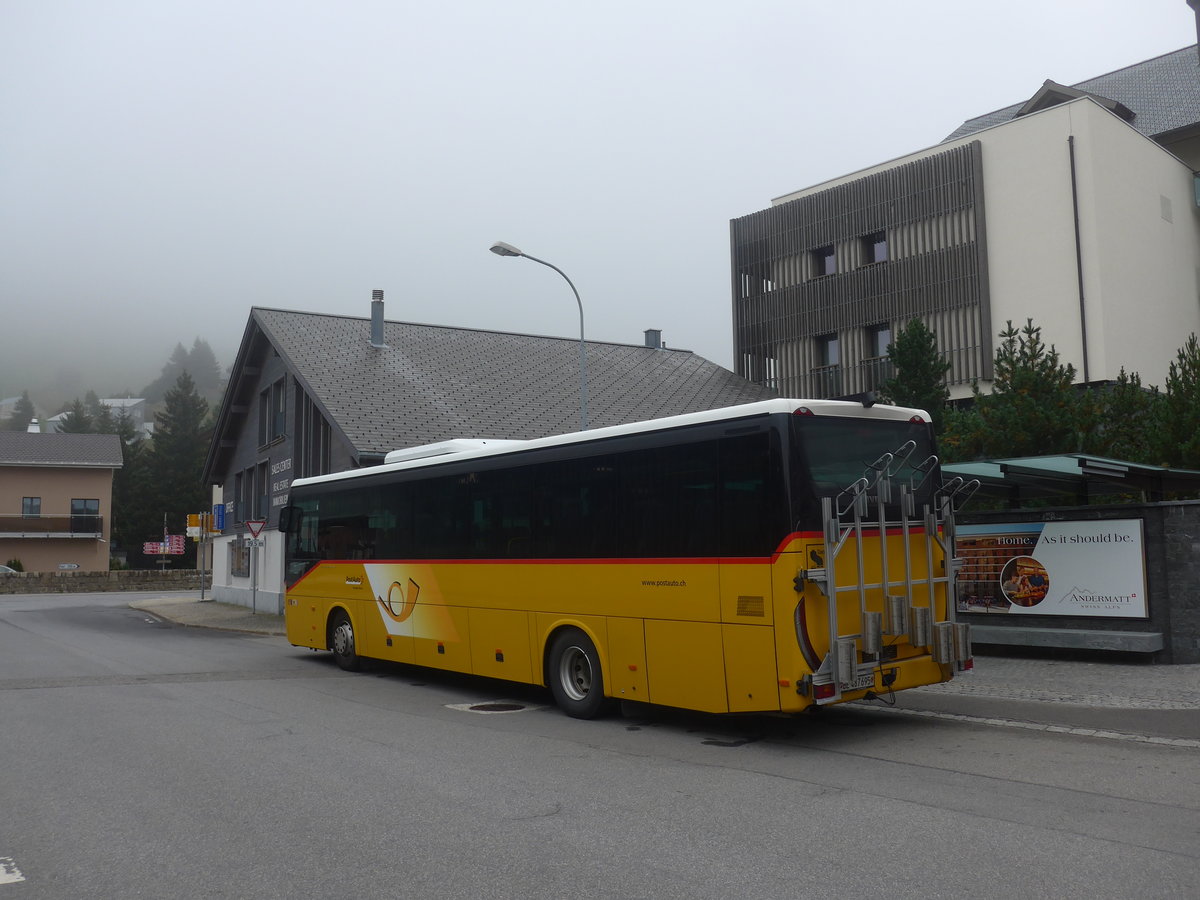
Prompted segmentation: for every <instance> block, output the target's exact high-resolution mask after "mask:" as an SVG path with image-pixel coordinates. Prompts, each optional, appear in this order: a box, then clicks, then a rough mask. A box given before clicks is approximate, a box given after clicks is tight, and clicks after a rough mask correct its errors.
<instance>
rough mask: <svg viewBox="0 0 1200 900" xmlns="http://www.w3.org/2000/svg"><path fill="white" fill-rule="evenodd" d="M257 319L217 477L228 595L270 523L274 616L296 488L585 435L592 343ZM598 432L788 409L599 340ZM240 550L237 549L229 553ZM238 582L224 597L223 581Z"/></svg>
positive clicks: (224, 422)
mask: <svg viewBox="0 0 1200 900" xmlns="http://www.w3.org/2000/svg"><path fill="white" fill-rule="evenodd" d="M382 306H383V304H382V303H379V305H378V315H379V323H378V324H379V327H380V328H381V331H382V333H381V336H382V340H381V341H379V342H378V343H380V344H382V346H375V345H373V344H372V319H371V318H369V317H356V316H335V315H326V314H321V313H306V312H295V311H290V310H282V309H267V308H260V307H256V308H254V309H252V310H251V312H250V318H249V321H248V322H247V324H246V330H245V332H244V334H243V338H242V343H241V346H240V348H239V350H238V355H237V358H236V360H235V362H234V365H233V369H232V372H231V375H230V380H229V388H228V390H227V391H226V395H225V397H224V399H223V401H222V404H221V407H220V409H219V411H218V413H217V422H216V428H215V430H214V434H213V439H212V443H211V445H210V447H209V452H208V457H207V460H206V462H205V468H204V479H205V482H206V483H208V484H212V485H216V486H219V491H220V496H221V502H222V505H223V507H224V516H225V533H224V536H223V537H221V538H218V539H217V543H218V547H217V552H216V554H215V557H214V564H213V568H214V581H213V585H214V588H213V590H214V596H215V597H216V598H217V599H222V600H227V601H229V602H241V603H243V604H248V603H249V602H250V600H249V594H250V591H249V580H248V575H249V569H248V567H249V559H248V554H247V553H246V551H245V549H244V548H243V543H242V537H243V536H244V533H245V530H246V526H245V523H246V522H247V521H260V520H261V521H265V522H267V523H269V524H268V529H267V532H266V534H268V536H269V537H268V545H267V547H265V548H264V550H265V552H266V554H267V557H268V559H269V560H270V563H269V567H270V573H269V574H267V575H266V576H265V579H266V581H265V583H264V576H263V574H262V573H261V572H260V575H259V579H260V584H259V586H258V589H257V593H259V594H263V595H264V596H263V597H261V598H259V602H260V603H266V604H267V605H268V606H269V607H271V608H274V607H276V606H278V604H280V603H281V602H282V593H281V578H282V568H281V541H280V536H279V534H278V532H273V531H271V530H270V529H271V526H273V525H274V524H275V523H276V522H277V521H278V511H279V509H280V508H282V506H284V505H285V504H286V502H287V496H288V488H289V485H290V483H291V480H292V479H293V478H298V477H304V476H309V475H318V474H324V473H327V472H337V471H343V470H346V469H351V468H356V467H361V466H369V465H375V464H378V463H380V462H382V461H383V458H384V456H385V455H386V454H387V453H388V452H390V451H392V450H398V449H402V448H405V447H413V446H418V445H421V444H430V443H437V442H440V441H446V440H453V439H456V438H476V439H479V438H483V439H487V438H492V439H528V438H537V437H545V436H548V435H554V434H564V433H567V432H572V431H577V430H578V429H579V424H580V391H579V341H578V340H577V339H574V338H558V337H548V336H542V335H530V334H513V333H508V332H499V331H483V330H476V329H469V328H450V327H446V326H438V325H424V324H418V323H412V322H389V321H383V320H382V315H383V313H382ZM585 350H586V365H587V384H588V404H587V405H588V425H589V426H590V427H593V428H596V427H603V426H606V425H620V424H625V423H629V422H637V421H642V420H645V419H656V418H662V417H664V416H671V415H677V414H681V413H688V412H697V411H700V410H707V409H717V408H721V407H726V406H736V405H740V404H743V403H752V402H756V401H759V400H764V399H768V398H770V397H773V396H775V392H774V391H773V390H771V389H770V388H767V387H764V386H761V385H754V384H751V383H749V382H748V381H746V380H745V379H744V378H741V377H739V376H737V375H735V374H734V373H732V372H730V371H729V370H727V369H725V368H722V367H721V366H719V365H717V364H716V363H713V362H711V361H709V360H707V359H704V358H703V357H701V356H697V355H696V354H695V353H692V352H690V351H687V350H674V349H667V348H665V347H661V346H659V347H653V346H645V345H630V344H615V343H609V342H602V341H587V342H586V343H585ZM227 547H228V549H226V548H227ZM222 582H224V584H222Z"/></svg>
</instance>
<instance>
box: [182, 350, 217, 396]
mask: <svg viewBox="0 0 1200 900" xmlns="http://www.w3.org/2000/svg"><path fill="white" fill-rule="evenodd" d="M187 370H188V374H189V375H191V376H192V380H194V381H195V382H196V389H197V390H198V391H199V392H200V393H201V394H202V395H204V396H206V397H207V396H211V395H213V394H215V393H216V392H217V391H219V390H220V388H221V365H220V363H218V362H217V356H216V354H215V353H213V351H212V347H210V346H209V345H208V342H207V341H203V340H201V339H200V338H196V340H195V341H193V342H192V349H191V351H190V352H189V353H188V357H187Z"/></svg>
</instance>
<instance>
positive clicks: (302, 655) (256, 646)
mask: <svg viewBox="0 0 1200 900" xmlns="http://www.w3.org/2000/svg"><path fill="white" fill-rule="evenodd" d="M129 599H130V598H129V597H128V596H125V597H120V596H117V595H90V596H80V595H74V596H62V595H58V596H53V597H40V598H31V597H0V762H2V764H3V770H2V774H0V900H16V898H79V897H113V898H126V897H148V898H172V897H187V898H190V897H239V898H242V897H245V898H250V897H254V898H258V897H264V898H270V897H299V896H304V897H307V896H334V895H336V896H359V897H422V898H424V897H430V896H437V897H493V898H496V897H514V898H515V897H546V898H561V897H573V898H590V897H622V898H631V897H646V898H673V897H687V898H729V897H750V896H754V897H780V898H785V897H787V898H792V897H808V896H818V895H825V894H830V893H837V894H843V893H844V894H847V895H851V896H867V895H873V896H874V895H881V896H890V897H923V898H925V897H942V896H946V897H950V896H962V895H970V896H973V897H1017V896H1023V897H1028V896H1035V897H1088V898H1097V897H1101V898H1103V897H1129V896H1143V897H1155V898H1162V897H1188V898H1191V897H1195V896H1196V888H1195V886H1196V884H1197V883H1200V747H1197V746H1194V743H1195V742H1193V741H1191V740H1190V739H1189V738H1188V737H1187V734H1190V733H1191V731H1190V729H1191V728H1192V727H1193V725H1194V717H1195V715H1197V713H1196V712H1195V711H1194V710H1192V711H1190V715H1191V716H1192V718H1191V719H1189V718H1188V713H1189V710H1187V709H1183V710H1179V709H1170V708H1167V709H1150V708H1143V709H1141V710H1140V712H1142V713H1151V712H1167V713H1183V715H1182V716H1179V718H1180V719H1181V720H1183V724H1182V725H1180V726H1179V727H1178V728H1175V727H1173V726H1167V725H1161V724H1155V726H1154V728H1155V729H1158V730H1161V731H1163V732H1164V733H1166V734H1168V735H1170V736H1168V737H1163V736H1162V735H1154V734H1150V733H1147V732H1139V731H1138V730H1137V729H1136V728H1133V729H1131V728H1130V727H1129V725H1130V724H1131V720H1130V718H1129V715H1128V713H1129V710H1127V709H1122V708H1113V707H1110V708H1109V709H1108V715H1109V716H1110V718H1107V719H1105V718H1100V719H1097V725H1104V726H1105V727H1096V728H1089V727H1088V726H1087V725H1086V724H1082V725H1081V724H1078V723H1071V722H1067V723H1065V724H1064V723H1062V722H1053V721H1052V722H1049V723H1038V722H1036V721H1026V720H1024V719H1022V718H1021V717H1019V716H1008V717H1004V716H996V717H989V716H986V715H976V714H975V713H973V712H970V711H968V710H967V707H968V706H969V705H971V704H976V706H975V709H976V711H979V709H980V707H979V706H978V704H980V703H988V704H993V706H990V707H989V708H988V709H987V710H984V712H989V713H996V712H1002V711H1008V712H1013V711H1022V710H1023V709H1024V707H1023V706H1012V705H1010V706H1007V707H1003V708H1001V707H1000V706H997V705H995V704H1003V703H1008V704H1024V705H1029V704H1035V703H1037V700H1036V699H1030V698H1028V697H1026V698H1019V697H1017V698H1007V699H1006V698H1005V697H997V696H986V697H985V696H971V695H969V694H968V693H960V694H959V695H955V694H953V693H950V692H943V693H934V692H923V693H922V696H923V698H924V699H923V700H922V701H921V702H920V703H919V704H918V705H917V706H914V707H913V708H911V709H909V710H908V711H903V710H885V709H880V710H876V709H871V708H865V707H861V706H855V707H848V706H843V707H839V708H836V709H829V710H825V711H824V713H823V714H822V715H820V716H814V717H805V718H803V719H798V720H784V719H768V718H757V717H756V718H736V719H725V718H719V717H712V716H700V715H694V714H686V713H679V712H670V711H663V710H652V709H634V710H631V711H630V712H631V715H629V716H627V717H614V718H610V719H603V720H598V721H591V722H584V721H578V720H574V719H568V718H566V717H565V716H563V715H561V714H560V713H559V712H558V711H557V710H555V709H553V708H552V707H550V706H549V705H548V704H549V701H548V697H547V696H546V695H545V693H544V692H542V691H540V690H535V689H530V688H519V687H515V686H513V685H508V684H503V683H499V682H493V681H480V680H476V679H470V678H465V677H459V676H450V675H445V674H442V673H434V672H429V671H424V670H419V669H412V668H406V667H396V666H386V667H379V668H377V669H375V670H373V671H371V672H370V673H368V674H365V675H349V674H346V673H343V672H341V671H340V670H338V669H337V668H336V667H334V666H333V665H332V663H331V661H330V659H329V658H328V655H327V654H315V653H311V652H309V651H303V650H299V649H297V648H292V647H289V646H288V645H287V643H286V642H285V641H284V640H283V639H282V638H279V637H277V636H270V635H261V634H254V633H242V632H232V631H219V630H212V629H207V628H188V627H182V626H180V625H176V624H174V623H173V622H171V621H169V620H167V619H165V618H163V617H161V616H158V615H155V614H153V613H151V612H147V611H144V610H135V609H131V608H129V606H128V605H127V604H128V602H129ZM1138 677H1142V675H1141V673H1138ZM1089 683H1090V682H1089ZM1026 690H1027V691H1036V690H1038V689H1036V688H1033V687H1029V686H1028V685H1026ZM993 693H995V692H993ZM1110 693H1111V692H1110ZM1140 693H1147V691H1144V690H1143V691H1140ZM1166 693H1168V694H1169V695H1170V696H1178V694H1177V692H1175V693H1172V692H1170V691H1168V692H1166ZM909 696H913V697H915V696H916V694H915V692H911V693H910V695H902V698H905V697H909ZM1097 696H1099V694H1098V695H1097ZM1170 696H1168V697H1167V699H1165V700H1162V701H1156V702H1161V703H1165V704H1167V705H1168V706H1169V704H1170V703H1172V702H1182V701H1172V700H1171V699H1170ZM956 697H957V698H956ZM1150 699H1153V698H1150ZM498 701H511V705H512V706H515V707H518V709H517V710H516V711H513V712H505V713H498V712H487V711H486V707H487V706H488V705H490V704H494V703H496V702H498ZM899 702H900V701H899V700H898V704H899ZM1147 702H1149V701H1147ZM935 705H937V706H942V707H943V708H940V709H934V708H931V707H932V706H935ZM1054 705H1055V704H1053V703H1044V702H1043V703H1042V707H1040V708H1042V709H1045V708H1046V707H1052V706H1054ZM1075 705H1078V704H1063V705H1062V706H1063V708H1066V707H1067V706H1071V707H1074V706H1075ZM480 706H483V707H484V711H480V710H478V709H476V710H473V709H472V707H480ZM1082 706H1083V708H1084V709H1087V708H1088V706H1087V704H1083V705H1082ZM1103 709H1104V707H1102V706H1099V707H1092V710H1093V712H1092V714H1093V715H1096V716H1101V717H1102V716H1103V715H1104V713H1103ZM1097 710H1099V711H1097ZM1070 715H1071V716H1074V715H1076V714H1075V713H1074V712H1071V713H1070ZM1046 716H1047V718H1051V719H1053V718H1054V717H1053V716H1052V715H1050V714H1049V713H1047V714H1046ZM989 718H991V719H992V720H994V721H995V723H996V724H989ZM1156 721H1157V720H1156ZM1189 723H1190V724H1189ZM1116 725H1121V727H1120V728H1117V727H1115V726H1116ZM1175 732H1178V733H1175ZM1156 738H1157V740H1158V741H1159V742H1155V739H1156Z"/></svg>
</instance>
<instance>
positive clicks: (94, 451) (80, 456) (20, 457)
mask: <svg viewBox="0 0 1200 900" xmlns="http://www.w3.org/2000/svg"><path fill="white" fill-rule="evenodd" d="M121 462H122V457H121V439H120V438H119V437H118V436H117V435H115V434H57V433H49V434H31V433H29V432H27V431H0V466H69V467H81V468H82V467H87V468H106V469H118V468H120V467H121Z"/></svg>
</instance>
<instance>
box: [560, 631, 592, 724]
mask: <svg viewBox="0 0 1200 900" xmlns="http://www.w3.org/2000/svg"><path fill="white" fill-rule="evenodd" d="M548 660H549V668H548V671H547V674H548V676H549V678H548V681H549V682H550V693H552V694H553V695H554V702H555V703H557V704H558V706H559V708H560V709H561V710H562V711H563V712H565V713H566V714H567V715H568V716H571V717H573V718H576V719H591V718H593V717H595V716H597V715H599V714H600V712H601V711H602V710H603V709H604V708H605V706H606V702H605V697H604V675H603V674H602V672H601V671H600V655H599V654H598V653H597V652H596V645H595V644H593V643H592V641H591V638H589V637H588V636H587V635H586V634H584V633H583V632H582V631H580V630H579V629H577V628H568V629H566V630H564V631H560V632H559V633H558V634H557V635H556V636H555V638H554V641H553V642H552V643H551V645H550V653H549V657H548Z"/></svg>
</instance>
